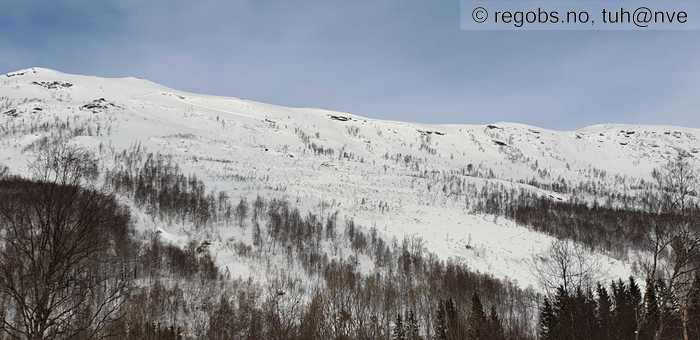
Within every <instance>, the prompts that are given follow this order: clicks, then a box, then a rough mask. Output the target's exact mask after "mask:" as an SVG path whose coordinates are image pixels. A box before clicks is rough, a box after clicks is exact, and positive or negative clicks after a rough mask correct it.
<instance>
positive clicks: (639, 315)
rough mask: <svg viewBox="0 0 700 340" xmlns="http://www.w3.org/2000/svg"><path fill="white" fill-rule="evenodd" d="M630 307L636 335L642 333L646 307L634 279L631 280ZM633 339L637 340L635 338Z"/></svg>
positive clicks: (631, 320)
mask: <svg viewBox="0 0 700 340" xmlns="http://www.w3.org/2000/svg"><path fill="white" fill-rule="evenodd" d="M629 305H630V313H631V314H630V322H632V324H633V325H634V333H633V334H636V333H637V332H640V331H641V328H642V323H643V317H644V313H643V312H644V306H643V304H642V291H641V290H640V289H639V285H638V284H637V282H636V281H635V280H634V278H633V277H631V276H630V278H629ZM632 339H636V337H633V338H632Z"/></svg>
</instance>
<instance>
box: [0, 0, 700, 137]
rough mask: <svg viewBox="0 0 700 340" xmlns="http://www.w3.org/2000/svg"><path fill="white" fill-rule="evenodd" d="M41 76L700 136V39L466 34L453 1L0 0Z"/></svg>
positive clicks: (396, 112) (7, 41)
mask: <svg viewBox="0 0 700 340" xmlns="http://www.w3.org/2000/svg"><path fill="white" fill-rule="evenodd" d="M0 7H2V9H1V10H2V18H0V73H4V72H9V71H12V70H16V69H21V68H26V67H30V66H42V67H48V68H53V69H57V70H60V71H63V72H68V73H80V74H94V75H100V76H136V77H141V78H147V79H150V80H153V81H155V82H158V83H161V84H164V85H167V86H170V87H173V88H176V89H180V90H186V91H193V92H201V93H208V94H217V95H227V96H235V97H241V98H247V99H253V100H258V101H262V102H269V103H275V104H281V105H289V106H305V107H321V108H328V109H334V110H340V111H348V112H352V113H357V114H361V115H365V116H370V117H376V118H383V119H392V120H407V121H421V122H431V123H485V122H495V121H515V122H522V123H528V124H533V125H539V126H544V127H550V128H560V129H571V128H577V127H583V126H586V125H591V124H597V123H606V122H619V123H644V124H673V125H685V126H693V127H700V31H690V32H651V31H649V32H638V31H636V32H609V31H608V32H575V31H560V32H534V31H529V32H468V31H461V30H460V29H459V27H460V25H459V17H460V16H459V10H460V7H459V1H458V0H439V1H438V0H372V1H370V0H367V1H360V0H355V1H350V0H337V1H336V0H318V1H310V0H299V1H292V0H279V1H267V0H238V1H237V0H229V1H211V0H209V1H207V0H198V1H194V0H188V1H174V0H147V1H146V0H115V1H109V0H105V1H94V0H72V1H71V0H68V1H44V0H36V1H35V0H1V6H0Z"/></svg>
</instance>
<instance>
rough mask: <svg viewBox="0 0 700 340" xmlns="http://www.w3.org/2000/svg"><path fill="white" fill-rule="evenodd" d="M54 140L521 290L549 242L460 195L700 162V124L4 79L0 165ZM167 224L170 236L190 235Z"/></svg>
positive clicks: (63, 77) (31, 77)
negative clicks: (568, 123)
mask: <svg viewBox="0 0 700 340" xmlns="http://www.w3.org/2000/svg"><path fill="white" fill-rule="evenodd" d="M56 134H62V135H63V136H64V137H67V138H70V139H71V140H72V142H74V143H77V144H79V145H82V146H85V147H89V148H91V149H93V150H95V151H98V153H99V154H101V155H108V154H110V153H112V154H113V153H118V152H120V151H122V150H125V149H127V148H129V147H130V146H132V145H134V144H135V143H140V144H141V145H143V146H144V147H145V148H147V149H149V150H151V151H157V152H161V153H164V154H171V155H173V157H174V159H175V160H176V161H177V162H178V164H180V166H182V167H183V168H184V170H185V171H186V172H193V173H196V174H197V175H198V176H199V177H200V178H202V179H204V180H205V181H206V182H207V184H208V186H209V187H210V188H211V189H216V190H223V191H226V192H228V193H229V194H230V195H231V196H232V197H238V196H247V197H254V196H255V195H257V194H260V195H263V196H267V197H283V198H287V199H288V200H289V201H290V202H293V203H295V204H297V205H298V206H300V207H301V208H303V209H308V210H314V211H321V213H323V210H326V213H328V212H330V211H335V210H338V211H340V212H341V214H343V215H344V216H345V217H348V218H353V219H354V220H355V221H356V222H358V223H359V224H361V225H364V226H367V227H372V226H374V227H376V228H377V229H378V230H379V231H380V232H382V233H384V235H385V236H386V237H388V238H392V237H396V238H398V239H400V238H402V237H403V236H405V235H416V236H419V237H421V238H422V239H423V240H424V241H425V246H426V247H427V249H429V250H430V251H432V252H434V253H436V254H437V255H438V256H440V257H443V258H455V259H459V260H461V261H464V262H465V263H467V264H468V265H469V266H470V267H472V268H474V269H476V270H479V271H482V272H489V273H492V274H494V275H495V276H496V277H501V278H505V277H508V278H511V279H514V280H517V281H518V283H519V284H520V285H521V286H523V287H525V286H528V285H535V284H536V281H535V278H534V275H533V273H532V269H531V268H532V261H535V260H534V259H535V258H537V256H536V255H537V254H539V253H541V252H543V251H544V250H545V249H546V248H547V247H548V246H549V244H550V243H551V242H552V240H553V238H552V237H551V236H548V235H544V234H541V233H537V232H534V231H532V230H530V229H528V228H527V227H525V226H518V225H516V224H515V223H514V222H512V221H509V220H506V219H504V218H497V217H496V216H491V215H486V214H483V213H477V212H475V211H474V209H472V208H473V207H472V206H471V204H472V203H470V198H469V197H467V195H465V194H464V191H463V190H462V189H460V188H463V187H464V186H472V187H474V188H480V187H483V186H484V185H486V184H487V183H488V184H491V185H502V186H503V187H504V188H517V189H523V190H526V191H531V192H533V193H536V194H538V195H543V196H547V197H550V198H552V199H554V200H562V201H565V200H567V199H569V198H570V197H569V195H570V194H569V193H565V192H561V191H559V192H554V191H548V190H547V188H548V187H547V186H546V184H552V183H561V181H562V180H563V181H564V182H566V183H567V184H568V185H571V186H576V185H578V184H583V183H596V184H597V185H599V186H601V187H605V188H606V190H612V191H617V192H620V193H626V192H631V191H633V190H635V188H636V185H637V184H638V182H639V181H640V180H641V179H648V178H649V177H650V173H651V171H652V169H654V168H656V167H658V166H660V165H662V164H664V163H665V162H666V161H667V160H669V159H671V158H673V157H675V156H676V155H677V154H678V153H684V154H689V155H696V157H693V158H691V161H692V162H694V164H695V165H696V166H700V162H699V161H698V157H697V155H700V129H692V128H681V127H673V126H635V125H597V126H591V127H587V128H583V129H580V130H576V131H553V130H548V129H542V128H538V127H533V126H527V125H522V124H513V123H494V124H489V125H429V124H415V123H407V122H394V121H383V120H377V119H370V118H366V117H362V116H358V115H354V114H350V113H344V112H332V111H326V110H320V109H308V108H287V107H281V106H276V105H269V104H263V103H257V102H253V101H249V100H243V99H237V98H224V97H214V96H207V95H199V94H192V93H186V92H181V91H177V90H173V89H169V88H167V87H164V86H161V85H158V84H155V83H152V82H149V81H146V80H141V79H136V78H120V79H107V78H98V77H88V76H78V75H69V74H63V73H60V72H57V71H53V70H48V69H42V68H32V69H26V70H22V71H16V72H11V73H7V74H5V75H2V76H0V164H5V165H7V166H9V167H10V169H11V171H12V172H15V173H23V172H25V171H26V162H27V159H29V157H30V156H31V155H30V154H29V153H28V152H27V150H29V149H31V147H32V145H35V143H37V141H40V140H41V138H42V137H45V136H49V135H56ZM110 160H111V158H110V157H105V159H104V161H105V162H106V163H108V162H109V161H110ZM534 182H537V183H541V184H545V185H534V184H533V183H534ZM455 183H458V184H455ZM455 186H457V187H458V188H456V187H455ZM580 195H582V198H584V199H590V198H591V197H589V196H590V193H581V194H580ZM593 198H595V197H593ZM160 227H162V228H163V229H164V230H163V232H164V233H165V234H166V235H170V236H169V237H171V239H173V240H177V239H178V238H179V237H182V235H183V233H186V231H182V230H177V229H175V228H172V229H171V230H168V227H167V226H160ZM212 251H213V253H214V254H215V255H216V257H217V259H218V261H219V262H220V263H221V264H222V265H224V266H227V267H229V268H234V270H233V272H234V273H233V274H234V275H235V274H236V273H235V272H238V271H240V273H241V274H242V275H248V274H249V270H248V269H246V268H245V266H241V265H240V264H237V263H235V257H232V256H231V254H230V252H232V251H231V250H229V248H227V247H225V246H224V245H223V244H213V245H212ZM597 256H598V257H599V262H600V263H602V264H604V267H605V268H606V269H607V270H608V271H609V273H610V276H611V277H620V276H626V275H628V274H629V273H630V272H631V271H630V265H629V263H625V262H624V261H620V260H617V259H613V258H611V257H608V256H606V255H605V254H598V255H597ZM235 268H239V270H238V269H235Z"/></svg>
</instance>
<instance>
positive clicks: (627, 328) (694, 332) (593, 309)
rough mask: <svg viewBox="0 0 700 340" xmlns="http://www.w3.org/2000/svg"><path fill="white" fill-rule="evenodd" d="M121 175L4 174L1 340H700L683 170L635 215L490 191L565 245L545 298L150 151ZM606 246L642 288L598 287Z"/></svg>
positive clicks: (128, 156)
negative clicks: (628, 255)
mask: <svg viewBox="0 0 700 340" xmlns="http://www.w3.org/2000/svg"><path fill="white" fill-rule="evenodd" d="M114 164H115V165H114V166H113V168H111V169H108V170H106V171H100V170H99V169H100V166H99V164H98V161H97V160H96V159H95V158H94V156H93V155H92V154H90V153H89V152H85V151H82V150H79V149H74V148H70V147H67V146H65V145H62V144H56V145H53V146H52V148H51V149H49V150H46V151H45V152H39V153H37V156H36V158H35V160H34V161H32V162H31V163H30V164H29V169H31V173H32V176H31V177H28V178H21V177H17V176H11V175H9V173H8V172H6V171H4V172H3V173H0V236H1V239H0V242H1V244H0V272H1V273H2V275H1V276H2V278H1V280H0V311H1V314H0V316H1V317H2V327H1V328H0V338H3V339H101V338H110V337H121V338H124V339H127V340H135V339H152V340H158V339H163V340H169V339H173V340H175V339H251V340H254V339H279V340H284V339H299V340H301V339H338V340H340V339H368V340H369V339H392V340H393V339H396V340H417V339H423V340H428V339H440V340H446V339H450V340H452V339H455V340H456V339H467V340H480V339H484V340H485V339H489V340H490V339H496V340H501V339H503V340H505V339H544V340H549V339H634V340H638V339H654V340H660V339H679V338H680V339H684V340H689V339H696V338H697V337H698V336H700V279H698V265H700V234H698V230H700V226H698V224H697V223H698V221H699V220H698V219H697V216H698V208H697V203H698V201H697V183H698V177H697V173H696V172H695V170H694V169H692V168H691V167H689V166H688V165H687V161H686V160H685V159H684V158H682V157H681V158H678V159H677V160H675V161H672V162H669V164H668V165H666V166H665V167H662V168H660V169H658V170H657V171H655V172H654V174H653V176H652V178H653V179H654V180H655V183H656V184H655V185H656V187H655V190H653V191H652V190H649V191H647V192H646V193H645V195H648V197H646V198H644V199H643V200H640V201H644V202H647V205H646V206H644V207H640V208H635V209H624V208H619V207H617V208H614V207H604V208H603V207H599V206H595V205H594V206H590V205H586V204H584V203H573V202H551V201H547V200H546V199H543V198H540V197H534V196H528V195H514V196H508V194H505V196H490V195H496V193H495V192H494V191H484V192H482V193H481V194H482V195H486V196H485V197H486V198H488V199H484V200H482V201H480V202H481V203H478V204H479V209H483V210H484V211H486V210H490V211H491V210H492V212H493V213H498V214H503V215H506V216H509V217H511V218H513V219H515V220H516V221H518V222H520V223H523V224H526V225H528V226H530V227H532V228H534V229H536V230H540V231H544V232H547V233H550V234H552V235H556V236H557V237H558V238H559V239H560V241H558V242H556V243H555V244H553V245H552V248H551V252H550V254H548V255H550V256H549V259H550V261H549V262H547V263H548V265H543V266H540V267H539V268H537V270H538V273H539V276H540V278H541V281H542V286H543V288H544V292H545V295H540V294H538V293H536V292H535V291H532V290H523V289H521V288H519V287H517V286H516V285H515V284H513V283H511V282H508V281H503V280H498V279H495V278H493V277H491V276H489V275H487V274H482V273H476V272H474V271H472V270H470V268H469V267H468V264H465V263H462V262H457V261H452V260H442V259H439V258H437V256H435V255H434V254H432V253H430V252H428V251H427V250H426V249H425V248H424V246H423V244H422V241H421V240H420V239H416V238H406V239H403V240H386V239H384V238H383V237H381V236H380V235H379V233H378V232H377V230H376V229H373V228H365V227H363V226H360V225H357V224H355V222H354V221H352V220H349V219H348V220H341V219H340V218H339V217H338V216H339V214H338V213H337V212H335V213H328V214H314V213H312V212H306V213H302V212H301V211H300V210H299V209H297V208H296V207H295V206H294V205H293V204H291V203H290V202H288V201H286V200H282V199H275V198H269V199H266V198H263V197H260V196H257V197H254V199H250V200H249V199H247V198H245V197H240V198H236V199H235V200H234V199H232V198H231V197H229V196H228V195H227V194H226V193H224V192H213V191H209V190H207V188H206V186H205V185H204V183H203V182H202V181H201V180H200V179H198V178H197V177H196V176H193V175H185V174H184V173H183V172H182V171H181V170H180V168H179V167H178V166H177V164H176V163H175V162H174V161H173V160H172V159H171V158H170V157H167V156H163V155H159V154H152V153H148V152H146V151H145V150H143V149H141V148H140V147H138V146H137V147H134V148H132V149H130V150H126V151H124V152H122V153H119V154H117V155H116V156H115V158H114ZM123 198H126V199H128V200H129V201H130V202H133V204H134V206H135V207H136V208H137V209H139V210H140V211H142V212H144V213H146V214H148V215H149V216H150V217H151V218H153V219H154V220H158V221H161V222H162V223H166V224H174V225H180V226H185V225H187V226H192V227H193V228H194V229H196V230H200V231H203V232H205V233H207V234H211V235H215V234H216V230H217V228H238V229H240V230H243V231H244V232H245V233H248V234H249V235H251V240H252V243H250V244H248V243H245V242H240V241H239V242H236V243H233V244H232V246H231V247H232V248H231V249H232V251H234V252H235V253H236V256H238V257H239V258H241V259H247V260H250V261H254V262H256V263H266V262H269V261H267V259H269V258H273V257H276V256H277V257H279V256H281V257H283V258H285V261H286V265H287V266H288V268H290V269H289V270H300V271H301V272H302V273H303V277H305V278H307V279H303V280H302V279H300V278H299V276H298V275H290V274H291V273H290V272H285V271H278V272H274V273H267V274H266V279H265V280H264V281H263V282H261V281H257V280H253V279H246V278H241V277H238V276H237V275H236V274H237V273H234V272H231V271H230V270H229V269H228V268H220V267H218V266H217V265H216V261H215V259H214V258H213V256H212V255H211V254H210V253H209V250H208V247H209V246H210V242H209V241H202V240H200V241H195V240H191V241H189V243H188V244H187V245H186V246H182V245H177V244H172V243H170V242H168V241H167V240H163V239H162V238H161V235H160V234H159V232H158V231H157V230H154V231H141V232H136V231H135V230H134V228H133V225H132V219H131V217H130V213H129V210H128V209H127V208H126V206H124V205H123V203H119V202H123V200H122V199H123ZM596 233H600V234H601V235H600V236H595V235H596ZM591 235H593V236H591ZM572 241H579V243H575V242H572ZM606 241H607V242H609V243H607V245H606V243H605V242H606ZM607 247H623V248H624V249H635V250H639V251H643V254H645V256H643V257H642V258H641V261H640V262H639V263H638V268H639V270H638V271H639V276H638V277H639V278H642V280H641V282H643V284H642V285H640V284H639V283H638V282H637V280H635V279H634V278H629V279H627V278H625V279H624V280H616V281H614V282H612V283H610V284H609V283H603V282H601V283H598V282H597V281H596V280H597V279H598V277H597V276H596V275H595V271H596V263H595V262H594V261H591V259H590V258H587V257H586V255H585V254H586V251H588V250H589V249H585V248H597V249H606V248H607ZM339 249H347V250H348V253H346V254H344V255H342V256H341V255H340V253H339ZM368 264H369V265H368ZM310 282H314V284H310Z"/></svg>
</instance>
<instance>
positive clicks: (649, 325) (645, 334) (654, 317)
mask: <svg viewBox="0 0 700 340" xmlns="http://www.w3.org/2000/svg"><path fill="white" fill-rule="evenodd" d="M659 317H660V312H659V301H658V298H657V297H656V285H655V284H654V282H653V281H651V280H647V287H646V290H645V293H644V324H643V325H642V329H641V332H640V337H639V338H640V339H642V340H651V339H654V334H655V333H656V329H657V328H658V326H659Z"/></svg>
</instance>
